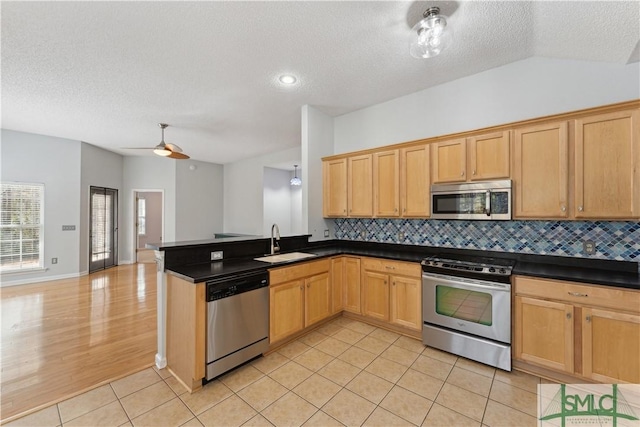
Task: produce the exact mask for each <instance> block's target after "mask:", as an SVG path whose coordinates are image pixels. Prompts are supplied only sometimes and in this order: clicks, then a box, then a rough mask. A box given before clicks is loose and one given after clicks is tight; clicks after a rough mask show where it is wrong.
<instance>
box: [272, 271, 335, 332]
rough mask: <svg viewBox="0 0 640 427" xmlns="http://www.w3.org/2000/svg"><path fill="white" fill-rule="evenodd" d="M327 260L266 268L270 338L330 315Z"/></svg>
mask: <svg viewBox="0 0 640 427" xmlns="http://www.w3.org/2000/svg"><path fill="white" fill-rule="evenodd" d="M330 266H331V263H330V260H329V259H323V260H319V261H311V262H306V263H302V264H297V265H294V266H291V267H280V268H276V269H273V270H269V282H270V283H269V298H270V299H269V342H270V343H274V342H278V341H281V340H283V339H285V338H287V337H289V336H291V335H293V334H295V333H297V332H300V331H302V330H303V329H304V328H306V327H308V326H311V325H313V324H315V323H317V322H319V321H321V320H323V319H326V318H327V317H329V316H330V315H331V304H332V297H331V280H330Z"/></svg>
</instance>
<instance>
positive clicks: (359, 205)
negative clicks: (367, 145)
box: [347, 154, 373, 217]
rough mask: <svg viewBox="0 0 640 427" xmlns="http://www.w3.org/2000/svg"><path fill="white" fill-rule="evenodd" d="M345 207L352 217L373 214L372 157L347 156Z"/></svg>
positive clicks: (367, 155) (366, 155) (368, 155)
mask: <svg viewBox="0 0 640 427" xmlns="http://www.w3.org/2000/svg"><path fill="white" fill-rule="evenodd" d="M347 165H348V166H347V208H348V210H349V212H348V214H349V216H352V217H371V216H373V170H372V169H373V157H372V155H371V154H363V155H360V156H352V157H348V158H347Z"/></svg>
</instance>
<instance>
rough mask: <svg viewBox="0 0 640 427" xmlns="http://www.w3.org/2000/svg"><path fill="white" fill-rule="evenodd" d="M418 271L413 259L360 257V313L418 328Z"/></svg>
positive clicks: (419, 325)
mask: <svg viewBox="0 0 640 427" xmlns="http://www.w3.org/2000/svg"><path fill="white" fill-rule="evenodd" d="M421 271H422V270H421V268H420V265H419V264H417V263H410V262H401V261H389V260H383V259H377V258H362V314H363V315H364V316H368V317H371V318H373V319H377V320H380V321H385V322H390V323H391V324H395V325H398V326H404V327H407V328H410V329H414V330H420V329H421V327H422V314H421V313H422V286H421Z"/></svg>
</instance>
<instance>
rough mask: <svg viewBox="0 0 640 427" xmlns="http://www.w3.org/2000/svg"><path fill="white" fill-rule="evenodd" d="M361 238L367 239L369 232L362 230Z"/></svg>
mask: <svg viewBox="0 0 640 427" xmlns="http://www.w3.org/2000/svg"><path fill="white" fill-rule="evenodd" d="M360 237H361V238H363V239H364V238H366V237H367V232H366V231H364V230H362V231H361V232H360Z"/></svg>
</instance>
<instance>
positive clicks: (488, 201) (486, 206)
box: [484, 190, 491, 216]
mask: <svg viewBox="0 0 640 427" xmlns="http://www.w3.org/2000/svg"><path fill="white" fill-rule="evenodd" d="M484 211H485V213H486V214H487V216H491V190H487V194H486V198H485V200H484Z"/></svg>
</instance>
